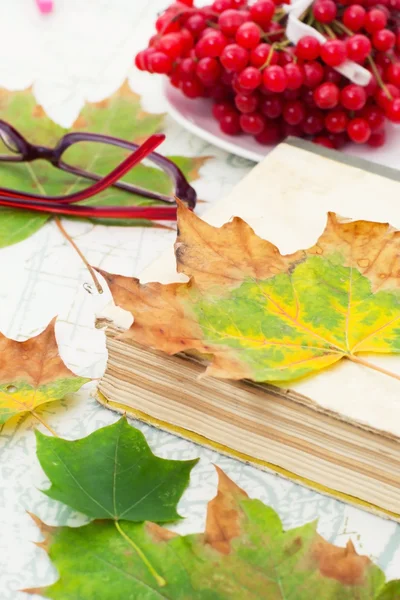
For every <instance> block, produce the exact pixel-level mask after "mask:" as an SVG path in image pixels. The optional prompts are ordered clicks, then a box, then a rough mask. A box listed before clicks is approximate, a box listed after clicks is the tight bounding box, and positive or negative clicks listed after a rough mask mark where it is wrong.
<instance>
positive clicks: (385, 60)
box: [375, 52, 393, 71]
mask: <svg viewBox="0 0 400 600" xmlns="http://www.w3.org/2000/svg"><path fill="white" fill-rule="evenodd" d="M392 61H393V56H389V53H388V54H386V53H385V52H375V63H376V65H379V66H380V67H382V69H383V71H385V69H387V68H388V67H390V65H391V64H392Z"/></svg>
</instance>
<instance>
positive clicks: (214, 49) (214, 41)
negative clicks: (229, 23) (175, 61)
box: [195, 30, 227, 58]
mask: <svg viewBox="0 0 400 600" xmlns="http://www.w3.org/2000/svg"><path fill="white" fill-rule="evenodd" d="M226 44H227V39H226V37H225V36H224V34H223V33H221V32H220V31H215V30H213V31H211V32H210V33H207V34H206V35H205V36H204V37H201V39H200V40H199V41H198V42H197V44H196V49H195V50H196V56H197V58H206V57H207V58H217V57H218V56H220V55H221V52H222V50H223V49H224V48H225V46H226Z"/></svg>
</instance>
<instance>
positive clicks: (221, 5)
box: [211, 0, 233, 13]
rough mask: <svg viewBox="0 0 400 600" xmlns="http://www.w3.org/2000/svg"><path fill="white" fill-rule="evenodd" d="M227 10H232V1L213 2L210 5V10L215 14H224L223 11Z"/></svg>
mask: <svg viewBox="0 0 400 600" xmlns="http://www.w3.org/2000/svg"><path fill="white" fill-rule="evenodd" d="M229 8H233V5H232V0H215V1H214V2H213V3H212V4H211V10H212V11H213V12H216V13H221V12H224V10H228V9H229Z"/></svg>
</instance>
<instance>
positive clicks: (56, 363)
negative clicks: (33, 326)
mask: <svg viewBox="0 0 400 600" xmlns="http://www.w3.org/2000/svg"><path fill="white" fill-rule="evenodd" d="M54 325H55V319H53V320H52V321H51V322H50V323H49V325H48V326H47V327H46V329H45V330H44V331H43V332H42V333H40V334H39V335H37V336H36V337H33V338H30V339H28V340H26V341H25V342H17V341H15V340H11V339H10V338H7V337H6V336H5V335H3V334H0V423H5V422H6V421H8V420H9V419H11V418H12V417H15V416H16V415H20V414H23V413H26V412H31V413H34V411H35V409H36V408H38V407H39V406H41V405H43V404H47V403H48V402H54V401H55V400H60V399H61V398H64V396H65V395H66V394H69V393H73V392H76V391H77V390H79V388H80V387H81V386H82V385H83V384H84V383H86V382H87V381H89V379H86V378H84V377H78V376H77V375H75V374H74V373H72V371H70V370H69V369H68V367H66V366H65V364H64V363H63V361H62V359H61V357H60V355H59V352H58V346H57V340H56V336H55V332H54Z"/></svg>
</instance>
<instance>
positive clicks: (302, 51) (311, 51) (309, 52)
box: [296, 35, 321, 60]
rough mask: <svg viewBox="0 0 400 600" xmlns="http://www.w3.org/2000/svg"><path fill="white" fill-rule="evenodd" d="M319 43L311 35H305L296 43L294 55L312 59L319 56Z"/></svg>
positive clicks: (303, 58)
mask: <svg viewBox="0 0 400 600" xmlns="http://www.w3.org/2000/svg"><path fill="white" fill-rule="evenodd" d="M320 50H321V44H320V43H319V41H318V40H317V39H315V38H314V37H312V36H311V35H305V36H304V37H302V38H301V39H300V40H299V41H298V42H297V44H296V56H297V57H298V58H301V59H302V60H314V59H316V58H318V57H319V54H320Z"/></svg>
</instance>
